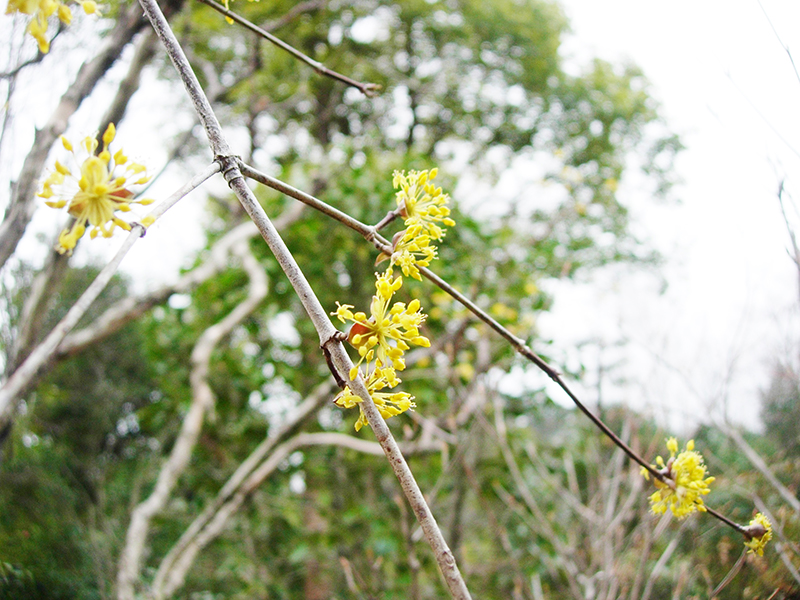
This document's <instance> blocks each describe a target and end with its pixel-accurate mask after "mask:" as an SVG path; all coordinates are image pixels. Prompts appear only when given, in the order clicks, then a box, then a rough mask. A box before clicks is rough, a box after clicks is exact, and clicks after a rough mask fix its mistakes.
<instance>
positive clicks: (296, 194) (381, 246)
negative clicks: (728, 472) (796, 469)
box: [239, 161, 743, 533]
mask: <svg viewBox="0 0 800 600" xmlns="http://www.w3.org/2000/svg"><path fill="white" fill-rule="evenodd" d="M239 164H240V166H241V172H242V174H244V175H246V176H248V177H250V178H252V179H255V180H256V181H258V182H260V183H263V184H264V185H266V186H268V187H271V188H273V189H275V190H278V191H280V192H282V193H284V194H286V195H287V196H290V197H291V198H295V199H296V200H299V201H300V202H303V203H304V204H306V205H307V206H310V207H312V208H314V209H315V210H318V211H320V212H321V213H323V214H325V215H328V216H329V217H331V218H333V219H335V220H337V221H339V222H340V223H342V224H343V225H345V226H346V227H349V228H350V229H352V230H353V231H355V232H357V233H359V234H361V235H362V236H363V237H364V238H365V239H366V240H367V241H368V242H370V243H372V245H373V246H375V248H376V249H377V250H378V251H379V252H381V253H383V254H386V255H391V252H392V250H391V246H390V245H389V242H388V241H387V240H386V239H385V238H384V237H382V236H381V235H380V234H379V233H378V232H377V231H376V229H377V227H371V226H369V225H366V224H364V223H362V222H361V221H359V220H358V219H355V218H353V217H351V216H350V215H348V214H346V213H343V212H342V211H340V210H339V209H337V208H334V207H333V206H331V205H329V204H327V203H326V202H323V201H322V200H320V199H318V198H315V197H314V196H312V195H310V194H307V193H306V192H303V191H300V190H298V189H296V188H293V187H292V186H290V185H289V184H287V183H284V182H282V181H280V180H278V179H275V178H274V177H270V176H269V175H267V174H266V173H262V172H260V171H258V170H257V169H254V168H253V167H251V166H249V165H245V164H243V163H241V161H239ZM389 214H391V213H389ZM384 220H386V219H384ZM382 222H383V221H381V223H382ZM419 272H420V273H421V274H422V275H423V276H424V277H425V278H426V279H428V280H429V281H430V282H432V283H433V284H434V285H436V286H437V287H438V288H439V289H441V290H443V291H444V292H447V294H449V295H450V296H452V297H453V298H454V299H455V300H457V301H458V302H460V303H461V304H462V305H463V306H464V307H465V308H467V309H468V310H469V311H470V312H472V314H474V315H475V316H476V317H478V319H480V320H481V321H483V322H484V323H486V324H487V325H488V326H489V327H490V328H492V329H493V330H494V331H495V332H497V333H498V334H499V335H500V336H501V337H502V338H503V339H505V340H506V341H507V342H508V343H509V344H510V345H511V347H512V348H514V350H515V351H516V352H517V353H518V354H521V355H522V356H524V357H525V358H527V359H528V360H529V361H530V362H532V363H533V364H535V365H536V366H537V367H539V369H541V370H542V371H543V372H544V373H545V374H546V375H547V376H548V377H550V379H552V380H553V381H554V382H555V383H556V384H557V385H558V386H559V387H560V388H561V389H562V390H563V391H564V392H565V393H566V394H567V396H569V398H570V399H571V400H572V402H573V403H574V404H575V406H577V407H578V409H579V410H580V411H581V412H582V413H583V414H585V415H586V416H587V417H588V418H589V420H590V421H591V422H592V423H593V424H594V425H595V426H596V427H597V428H598V429H600V431H602V432H603V433H604V434H605V435H606V436H607V437H608V438H609V439H610V440H611V441H612V442H614V444H615V445H616V446H618V447H619V448H620V449H621V450H622V451H623V452H625V454H627V455H628V457H629V458H630V459H631V460H633V461H634V462H635V463H637V464H638V465H640V466H641V467H642V468H643V469H645V470H647V472H648V473H649V474H650V475H652V476H653V477H654V478H656V479H658V480H659V481H661V482H663V483H665V484H666V485H669V486H670V487H672V486H674V482H672V480H670V479H668V478H666V477H665V476H664V474H662V473H660V472H659V471H658V470H657V469H656V468H655V467H653V466H652V465H651V464H650V463H648V462H647V461H646V460H645V459H644V458H642V457H641V456H640V455H639V454H638V453H637V452H636V451H634V450H633V449H632V448H631V447H630V446H629V445H628V444H626V443H625V442H624V441H623V440H622V439H621V438H620V437H619V436H618V435H617V434H616V433H614V431H613V430H612V429H611V428H610V427H609V426H608V425H606V424H605V423H604V422H603V420H602V419H600V417H598V416H597V415H595V414H594V413H593V412H592V411H591V410H589V408H588V407H587V406H586V405H585V404H584V403H583V402H581V400H580V399H579V398H578V397H577V395H576V394H575V393H574V392H573V391H572V389H571V388H570V387H569V386H568V385H567V383H566V382H565V381H564V379H563V378H562V377H561V374H560V373H559V372H558V371H557V370H556V369H555V368H553V367H551V366H550V365H549V364H548V363H547V362H546V361H545V360H544V359H543V358H541V357H540V356H539V355H538V354H536V353H535V352H534V351H533V350H531V349H530V348H529V347H528V346H527V345H526V344H525V342H524V341H523V340H522V339H520V338H518V337H517V336H516V335H514V334H513V333H512V332H511V331H509V330H508V329H506V328H505V327H503V326H502V325H501V324H500V323H498V322H497V321H496V320H495V319H493V318H492V317H491V316H490V315H489V314H488V313H487V312H486V311H484V310H483V309H482V308H480V307H479V306H478V305H477V304H475V302H473V301H472V300H471V299H470V298H468V297H467V296H465V295H464V294H462V293H461V292H459V291H458V290H456V289H455V288H454V287H453V286H451V285H450V284H449V283H447V282H446V281H445V280H444V279H442V278H441V277H439V276H438V275H436V274H435V273H433V272H432V271H431V270H429V269H427V268H425V267H420V269H419ZM705 508H706V509H707V512H708V513H709V514H711V515H712V516H714V517H716V518H717V519H719V520H720V521H722V522H723V523H725V524H726V525H729V526H730V527H733V528H734V529H735V530H736V531H738V532H739V533H742V531H743V528H742V526H741V525H739V524H737V523H734V522H733V521H731V520H730V519H728V518H727V517H725V516H724V515H722V514H721V513H719V512H717V511H716V510H714V509H712V508H709V507H708V506H707V505H705Z"/></svg>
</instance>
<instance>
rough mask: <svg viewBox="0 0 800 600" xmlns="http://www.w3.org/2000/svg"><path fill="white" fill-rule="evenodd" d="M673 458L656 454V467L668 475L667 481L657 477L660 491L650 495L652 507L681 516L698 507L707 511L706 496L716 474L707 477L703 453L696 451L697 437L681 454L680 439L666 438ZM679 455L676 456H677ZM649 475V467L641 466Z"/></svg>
mask: <svg viewBox="0 0 800 600" xmlns="http://www.w3.org/2000/svg"><path fill="white" fill-rule="evenodd" d="M667 450H669V454H670V457H669V459H668V460H667V462H666V464H665V463H664V459H663V458H661V457H660V456H658V457H656V464H657V465H658V466H656V465H653V467H654V468H656V469H658V471H659V472H660V473H661V474H662V475H663V476H664V477H665V478H666V480H667V483H664V482H662V481H659V480H658V479H656V480H655V481H654V482H653V483H654V484H655V486H656V488H658V491H657V492H655V493H654V494H653V495H652V496H650V509H651V510H652V511H653V513H655V514H663V513H664V512H666V510H667V509H668V508H669V509H670V510H671V511H672V514H674V515H675V516H676V517H678V518H682V517H685V516H686V515H688V514H690V513H693V512H694V511H696V510H699V511H702V512H705V510H706V508H705V506H704V505H703V498H702V496H705V495H706V494H708V493H709V492H710V491H711V490H709V488H708V484H709V483H712V482H713V481H714V478H713V477H706V474H707V473H706V466H705V464H704V463H703V456H702V455H701V454H700V453H699V452H695V451H694V440H689V442H687V444H686V450H684V451H683V452H681V453H680V454H678V440H676V439H675V438H674V437H672V438H669V439H668V440H667ZM676 455H677V456H676ZM642 473H643V474H644V475H645V477H646V478H647V477H648V476H647V470H646V469H644V468H643V469H642Z"/></svg>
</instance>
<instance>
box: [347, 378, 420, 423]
mask: <svg viewBox="0 0 800 600" xmlns="http://www.w3.org/2000/svg"><path fill="white" fill-rule="evenodd" d="M399 383H400V379H399V378H398V377H397V373H395V370H394V369H393V368H391V367H375V368H374V369H373V370H372V372H371V373H370V374H369V376H368V377H367V381H366V384H367V390H368V391H369V395H370V396H371V397H372V401H373V402H375V406H376V407H377V409H378V411H379V412H380V413H381V416H382V417H383V418H384V419H388V418H389V417H394V416H397V415H399V414H401V413H404V412H406V411H407V410H409V409H410V408H414V407H415V406H416V404H414V397H413V396H412V395H411V394H409V393H407V392H393V393H387V392H382V391H381V390H383V389H386V388H389V389H391V388H393V387H395V386H396V385H397V384H399ZM333 401H334V402H335V403H336V404H337V405H338V406H341V407H342V408H353V407H354V406H356V405H358V409H359V412H360V415H359V417H358V421H356V425H355V427H356V431H359V430H360V429H361V428H362V427H363V426H364V425H366V424H367V418H366V417H365V416H364V411H363V410H362V409H361V398H359V397H358V396H356V395H355V394H353V392H351V391H350V388H349V387H345V388H344V390H342V391H341V392H340V393H339V395H338V396H336V398H334V400H333Z"/></svg>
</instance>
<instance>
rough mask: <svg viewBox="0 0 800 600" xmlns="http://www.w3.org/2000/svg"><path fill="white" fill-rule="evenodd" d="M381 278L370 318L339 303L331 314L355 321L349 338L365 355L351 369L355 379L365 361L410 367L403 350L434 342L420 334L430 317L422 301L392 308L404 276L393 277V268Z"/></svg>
mask: <svg viewBox="0 0 800 600" xmlns="http://www.w3.org/2000/svg"><path fill="white" fill-rule="evenodd" d="M377 277H378V279H377V281H376V282H375V290H376V293H375V295H374V296H373V297H372V304H371V305H370V313H371V314H370V317H369V318H367V315H365V314H364V313H363V312H357V313H353V311H352V310H350V309H351V308H353V306H352V305H350V304H339V303H338V302H337V303H336V304H337V306H338V307H339V308H338V309H337V310H336V312H334V313H331V314H333V315H336V316H337V317H338V318H339V320H340V321H341V322H342V323H347V322H348V321H350V322H352V323H353V326H352V327H351V328H350V332H349V334H348V337H347V339H348V341H349V342H350V343H351V344H352V345H353V346H354V347H355V348H356V349H357V350H358V354H359V356H360V357H361V358H360V359H359V361H358V363H357V364H356V365H355V366H354V367H353V368H352V369H351V371H350V379H351V380H353V379H355V378H356V373H357V372H358V366H359V365H360V364H361V363H362V362H364V361H366V362H367V363H368V364H369V363H370V362H372V361H373V360H375V361H376V363H375V364H376V367H385V366H388V365H390V364H391V366H392V367H394V368H395V369H397V370H398V371H402V370H403V369H405V368H406V364H405V362H404V361H403V353H404V352H405V351H406V350H408V349H409V347H410V346H409V344H414V345H416V346H423V347H426V348H427V347H428V346H430V345H431V343H430V341H428V338H426V337H424V336H421V335H420V334H419V327H420V325H422V323H423V322H424V321H425V318H426V317H427V315H426V314H425V313H422V312H420V302H419V300H416V299H414V300H412V301H411V302H409V303H408V306H406V304H405V303H404V302H395V303H394V305H392V307H391V309H390V308H389V302H390V301H391V299H392V295H393V294H394V293H395V292H396V291H397V290H399V289H400V287H401V286H402V285H403V278H402V277H400V276H398V277H396V278H394V279H393V278H392V272H391V270H390V271H387V272H386V273H383V274H380V275H378V276H377Z"/></svg>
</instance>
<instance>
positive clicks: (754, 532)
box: [744, 513, 772, 556]
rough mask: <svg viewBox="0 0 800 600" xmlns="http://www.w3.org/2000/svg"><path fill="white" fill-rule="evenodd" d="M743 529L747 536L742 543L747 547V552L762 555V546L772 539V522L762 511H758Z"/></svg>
mask: <svg viewBox="0 0 800 600" xmlns="http://www.w3.org/2000/svg"><path fill="white" fill-rule="evenodd" d="M744 529H745V535H746V536H747V537H748V539H747V541H745V543H744V545H745V546H747V547H748V548H749V550H748V551H747V553H748V554H757V555H758V556H764V547H765V546H766V545H767V542H769V541H770V540H771V539H772V523H770V521H769V519H768V518H767V517H766V516H765V515H764V514H763V513H758V514H757V515H756V516H755V518H754V519H752V520H751V521H750V525H748V526H747V527H745V528H744Z"/></svg>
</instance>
